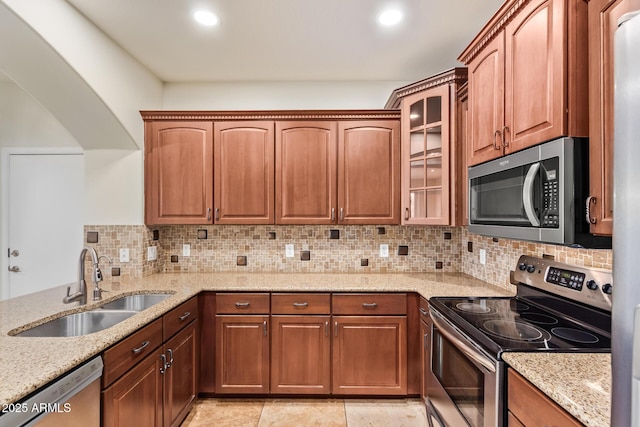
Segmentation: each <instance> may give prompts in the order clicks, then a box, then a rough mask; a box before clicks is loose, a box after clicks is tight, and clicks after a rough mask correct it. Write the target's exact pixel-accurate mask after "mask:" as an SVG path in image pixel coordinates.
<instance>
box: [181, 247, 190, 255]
mask: <svg viewBox="0 0 640 427" xmlns="http://www.w3.org/2000/svg"><path fill="white" fill-rule="evenodd" d="M182 256H191V245H182Z"/></svg>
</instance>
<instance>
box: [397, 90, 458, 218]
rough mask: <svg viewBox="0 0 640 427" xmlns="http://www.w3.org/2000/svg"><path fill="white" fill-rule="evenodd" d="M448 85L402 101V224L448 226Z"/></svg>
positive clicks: (449, 159)
mask: <svg viewBox="0 0 640 427" xmlns="http://www.w3.org/2000/svg"><path fill="white" fill-rule="evenodd" d="M449 90H450V89H449V85H443V86H439V87H436V88H434V89H430V90H427V91H424V92H421V93H419V94H416V95H414V96H411V97H407V98H406V99H405V100H404V101H403V111H402V116H403V118H404V138H403V160H402V163H403V165H404V172H403V186H402V196H403V211H404V213H403V215H404V216H403V224H427V225H447V224H450V221H451V220H450V216H449V206H450V204H449V202H450V199H449V194H450V191H449V173H450V168H449V165H450V161H451V158H450V139H449V133H450V129H449V126H450V125H451V123H450V121H449V111H450V94H449Z"/></svg>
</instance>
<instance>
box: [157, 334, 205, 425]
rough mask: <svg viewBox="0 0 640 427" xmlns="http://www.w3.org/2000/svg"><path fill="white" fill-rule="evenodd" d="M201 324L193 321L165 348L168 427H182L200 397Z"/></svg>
mask: <svg viewBox="0 0 640 427" xmlns="http://www.w3.org/2000/svg"><path fill="white" fill-rule="evenodd" d="M196 325H197V323H196V322H191V324H190V325H189V326H187V327H186V328H184V329H183V330H182V331H181V332H180V333H178V334H177V335H176V336H175V337H173V338H172V339H170V340H169V341H167V342H166V344H165V345H164V350H165V357H168V360H167V365H166V368H165V369H164V371H165V372H164V426H165V427H167V426H178V425H180V423H182V420H184V418H185V417H186V416H187V414H188V413H189V410H190V409H191V403H192V402H193V401H194V399H195V398H196V384H197V381H196V378H197V377H196V371H197V369H196V368H197V366H198V363H197V362H198V360H197V357H198V345H197V344H198V336H197V335H196V332H197V328H196Z"/></svg>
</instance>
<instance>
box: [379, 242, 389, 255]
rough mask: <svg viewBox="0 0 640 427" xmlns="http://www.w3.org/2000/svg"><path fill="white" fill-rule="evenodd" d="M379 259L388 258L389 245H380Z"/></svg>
mask: <svg viewBox="0 0 640 427" xmlns="http://www.w3.org/2000/svg"><path fill="white" fill-rule="evenodd" d="M380 258H389V245H387V244H381V245H380Z"/></svg>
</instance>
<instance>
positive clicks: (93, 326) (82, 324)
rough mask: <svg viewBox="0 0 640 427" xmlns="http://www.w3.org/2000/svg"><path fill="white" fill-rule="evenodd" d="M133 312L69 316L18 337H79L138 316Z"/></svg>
mask: <svg viewBox="0 0 640 427" xmlns="http://www.w3.org/2000/svg"><path fill="white" fill-rule="evenodd" d="M137 313H138V312H137V311H133V310H91V311H84V312H82V313H73V314H68V315H66V316H63V317H59V318H57V319H54V320H51V321H49V322H47V323H43V324H42V325H38V326H36V327H33V328H31V329H27V330H26V331H24V332H20V333H18V334H15V336H17V337H77V336H81V335H87V334H92V333H94V332H99V331H102V330H104V329H107V328H110V327H112V326H114V325H116V324H118V323H120V322H122V321H123V320H126V319H128V318H129V317H131V316H133V315H134V314H137Z"/></svg>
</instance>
